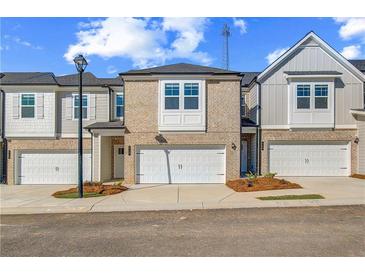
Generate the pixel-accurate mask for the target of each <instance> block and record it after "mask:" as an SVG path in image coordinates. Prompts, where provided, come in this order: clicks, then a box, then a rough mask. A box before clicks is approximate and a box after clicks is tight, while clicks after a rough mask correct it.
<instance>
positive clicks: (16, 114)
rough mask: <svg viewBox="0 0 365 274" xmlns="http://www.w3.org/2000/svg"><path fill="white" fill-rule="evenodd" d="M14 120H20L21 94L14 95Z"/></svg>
mask: <svg viewBox="0 0 365 274" xmlns="http://www.w3.org/2000/svg"><path fill="white" fill-rule="evenodd" d="M13 119H19V94H13Z"/></svg>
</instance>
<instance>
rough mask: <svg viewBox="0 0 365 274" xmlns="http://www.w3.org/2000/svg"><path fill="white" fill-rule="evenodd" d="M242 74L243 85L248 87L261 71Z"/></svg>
mask: <svg viewBox="0 0 365 274" xmlns="http://www.w3.org/2000/svg"><path fill="white" fill-rule="evenodd" d="M242 74H243V76H242V81H241V86H242V87H248V86H249V85H250V84H251V83H252V82H253V81H254V80H255V79H256V77H257V76H258V75H259V74H260V72H243V73H242Z"/></svg>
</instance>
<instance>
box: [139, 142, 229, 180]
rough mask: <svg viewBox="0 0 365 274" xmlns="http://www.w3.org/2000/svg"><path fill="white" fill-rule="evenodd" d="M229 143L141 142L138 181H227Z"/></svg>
mask: <svg viewBox="0 0 365 274" xmlns="http://www.w3.org/2000/svg"><path fill="white" fill-rule="evenodd" d="M225 162H226V151H225V146H221V145H209V146H208V145H204V146H198V145H197V146H178V145H175V146H138V147H137V149H136V175H135V176H136V182H137V183H141V184H143V183H163V184H168V183H170V184H171V183H172V184H173V183H178V184H189V183H225V180H226V165H225Z"/></svg>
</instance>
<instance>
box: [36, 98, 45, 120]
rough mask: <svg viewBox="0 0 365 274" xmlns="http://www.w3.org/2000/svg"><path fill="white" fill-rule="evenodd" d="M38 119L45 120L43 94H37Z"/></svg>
mask: <svg viewBox="0 0 365 274" xmlns="http://www.w3.org/2000/svg"><path fill="white" fill-rule="evenodd" d="M37 118H38V119H43V118H44V94H43V93H38V94H37Z"/></svg>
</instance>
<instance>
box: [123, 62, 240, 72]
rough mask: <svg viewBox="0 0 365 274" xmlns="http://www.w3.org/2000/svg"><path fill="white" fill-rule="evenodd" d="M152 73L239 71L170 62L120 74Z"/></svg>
mask: <svg viewBox="0 0 365 274" xmlns="http://www.w3.org/2000/svg"><path fill="white" fill-rule="evenodd" d="M152 74H236V75H239V74H240V72H237V71H231V70H225V69H220V68H214V67H207V66H199V65H192V64H186V63H179V64H172V65H166V66H160V67H153V68H147V69H138V70H129V71H127V72H123V73H120V75H152Z"/></svg>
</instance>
